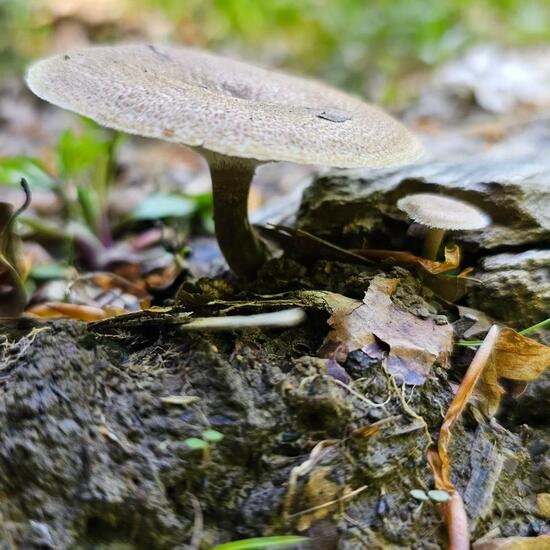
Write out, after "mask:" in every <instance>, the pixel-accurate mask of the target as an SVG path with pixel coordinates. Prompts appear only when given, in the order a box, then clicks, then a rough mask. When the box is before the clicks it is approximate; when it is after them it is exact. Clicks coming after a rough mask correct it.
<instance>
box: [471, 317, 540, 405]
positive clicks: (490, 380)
mask: <svg viewBox="0 0 550 550" xmlns="http://www.w3.org/2000/svg"><path fill="white" fill-rule="evenodd" d="M549 365H550V347H548V346H545V345H544V344H540V343H539V342H537V341H536V340H533V339H532V338H528V337H527V336H522V335H521V334H519V333H518V332H516V331H515V330H512V329H511V328H501V329H500V334H499V337H498V339H497V341H496V342H495V345H494V348H493V351H492V355H491V360H490V361H489V362H488V363H487V366H486V367H485V368H484V369H483V373H482V376H481V379H480V381H479V383H478V384H477V386H476V393H477V394H478V396H479V399H480V401H481V408H482V409H483V411H484V412H485V414H487V416H493V415H494V414H495V413H496V412H497V410H498V407H499V405H500V398H501V397H502V395H503V394H504V393H505V390H504V388H503V387H502V386H501V385H500V383H499V378H507V379H509V380H517V381H520V382H530V381H532V380H535V379H537V378H538V377H539V376H540V375H541V374H542V373H543V372H544V371H545V370H546V368H547V367H548V366H549Z"/></svg>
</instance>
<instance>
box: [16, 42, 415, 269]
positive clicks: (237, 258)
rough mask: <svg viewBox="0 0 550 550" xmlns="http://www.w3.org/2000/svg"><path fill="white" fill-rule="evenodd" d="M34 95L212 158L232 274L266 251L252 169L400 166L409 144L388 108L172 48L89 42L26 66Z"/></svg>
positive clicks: (253, 264)
mask: <svg viewBox="0 0 550 550" xmlns="http://www.w3.org/2000/svg"><path fill="white" fill-rule="evenodd" d="M27 83H28V86H29V87H30V89H31V90H32V91H33V92H34V93H35V94H36V95H37V96H39V97H40V98H42V99H44V100H46V101H49V102H50V103H53V104H55V105H57V106H59V107H63V108H65V109H68V110H71V111H75V112H77V113H79V114H82V115H84V116H87V117H89V118H92V119H93V120H95V121H96V122H98V123H100V124H102V125H104V126H107V127H110V128H114V129H117V130H122V131H124V132H127V133H130V134H137V135H140V136H145V137H153V138H158V139H162V140H165V141H171V142H177V143H180V144H183V145H187V146H189V147H193V148H195V149H196V150H198V151H199V152H200V153H202V154H203V155H204V156H205V157H206V159H207V160H208V163H209V165H210V172H211V176H212V185H213V195H214V219H215V223H216V235H217V238H218V243H219V245H220V248H221V250H222V252H223V254H224V256H225V258H226V259H227V262H228V264H229V266H230V267H231V268H232V269H233V271H234V272H235V273H237V274H238V275H244V276H250V275H252V274H254V273H255V271H256V270H257V269H258V268H259V267H260V266H261V265H262V263H263V262H264V261H265V260H266V258H267V251H266V248H265V245H264V244H263V243H262V242H261V241H260V239H259V238H258V237H257V236H256V233H255V232H254V230H253V229H252V227H251V226H250V223H249V221H248V211H247V198H248V192H249V188H250V183H251V180H252V177H253V175H254V171H255V169H256V166H257V165H258V164H259V163H261V162H267V161H289V162H295V163H300V164H316V165H322V166H331V167H338V168H359V167H370V168H379V167H384V166H391V165H398V164H405V163H408V162H412V161H413V160H415V159H416V158H417V157H418V156H419V155H420V153H421V147H420V145H419V143H418V141H417V140H416V139H415V138H414V137H413V136H412V135H411V134H410V133H409V132H408V131H407V130H406V129H405V127H403V126H402V125H401V124H400V123H399V122H397V121H396V120H394V119H393V118H391V117H390V116H389V115H387V114H385V113H384V112H382V111H380V110H378V109H377V108H375V107H372V106H371V105H368V104H366V103H364V102H363V101H361V100H360V99H358V98H355V97H351V96H349V95H347V94H345V93H343V92H340V91H338V90H335V89H333V88H331V87H329V86H326V85H324V84H321V83H319V82H316V81H313V80H307V79H301V78H297V77H294V76H290V75H286V74H284V73H280V72H275V71H270V70H267V69H262V68H259V67H256V66H253V65H249V64H246V63H242V62H239V61H234V60H231V59H227V58H224V57H220V56H216V55H213V54H210V53H207V52H204V51H200V50H195V49H190V48H183V47H172V46H154V45H147V44H125V45H115V46H99V47H97V46H96V47H88V48H85V49H81V50H78V51H74V52H72V53H71V52H69V53H68V54H62V55H57V56H53V57H50V58H47V59H43V60H41V61H38V62H36V63H35V64H33V65H32V66H31V67H30V68H29V70H28V72H27Z"/></svg>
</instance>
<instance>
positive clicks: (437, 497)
mask: <svg viewBox="0 0 550 550" xmlns="http://www.w3.org/2000/svg"><path fill="white" fill-rule="evenodd" d="M428 496H429V497H430V498H431V499H432V500H433V501H434V502H447V501H448V500H449V499H450V498H451V497H450V496H449V493H447V491H440V490H438V489H434V490H433V491H428Z"/></svg>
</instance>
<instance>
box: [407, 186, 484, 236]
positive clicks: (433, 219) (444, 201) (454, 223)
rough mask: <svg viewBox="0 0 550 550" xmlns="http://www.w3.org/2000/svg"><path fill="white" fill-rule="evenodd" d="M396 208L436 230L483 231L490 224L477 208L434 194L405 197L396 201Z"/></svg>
mask: <svg viewBox="0 0 550 550" xmlns="http://www.w3.org/2000/svg"><path fill="white" fill-rule="evenodd" d="M397 207H398V208H399V209H400V210H403V212H406V213H407V214H408V215H409V217H411V218H412V219H413V220H414V221H415V222H417V223H421V224H423V225H427V226H428V227H434V228H437V229H449V230H456V231H458V230H465V229H483V228H484V227H487V226H488V225H489V224H490V223H491V218H490V217H489V216H488V215H487V214H485V212H483V211H481V210H480V209H479V208H476V207H475V206H472V205H471V204H468V203H466V202H464V201H461V200H459V199H453V198H450V197H443V196H441V195H436V194H435V193H417V194H414V195H407V196H406V197H403V198H402V199H399V200H398V201H397Z"/></svg>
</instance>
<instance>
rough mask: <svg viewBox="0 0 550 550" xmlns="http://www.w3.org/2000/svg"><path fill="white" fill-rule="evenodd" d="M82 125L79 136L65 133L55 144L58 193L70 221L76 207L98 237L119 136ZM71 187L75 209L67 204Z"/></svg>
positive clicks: (92, 124) (88, 123) (103, 222)
mask: <svg viewBox="0 0 550 550" xmlns="http://www.w3.org/2000/svg"><path fill="white" fill-rule="evenodd" d="M83 121H84V125H83V130H82V132H80V133H75V132H73V131H72V130H67V131H65V132H64V133H63V134H62V136H61V138H60V139H59V142H58V143H57V147H56V155H57V167H58V173H59V180H60V184H61V185H60V187H59V190H60V192H61V193H62V194H64V195H65V199H66V201H67V203H68V209H69V212H70V214H71V217H73V218H75V217H77V212H76V209H75V206H77V207H78V210H79V211H80V217H81V218H82V219H83V220H84V221H85V223H86V225H87V226H88V227H89V228H90V229H91V230H92V231H93V232H94V233H95V234H96V235H100V233H101V231H102V228H103V230H105V229H106V227H107V225H106V209H107V203H108V193H109V187H110V185H111V180H112V177H113V170H114V168H113V167H114V158H115V155H116V149H117V145H118V143H119V136H120V134H118V133H113V132H109V131H108V130H105V129H104V128H101V127H100V126H98V125H97V124H96V123H95V122H92V121H90V120H87V119H83ZM71 186H74V187H75V188H76V195H77V205H74V204H71V203H70V200H69V197H70V191H69V189H70V187H71Z"/></svg>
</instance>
